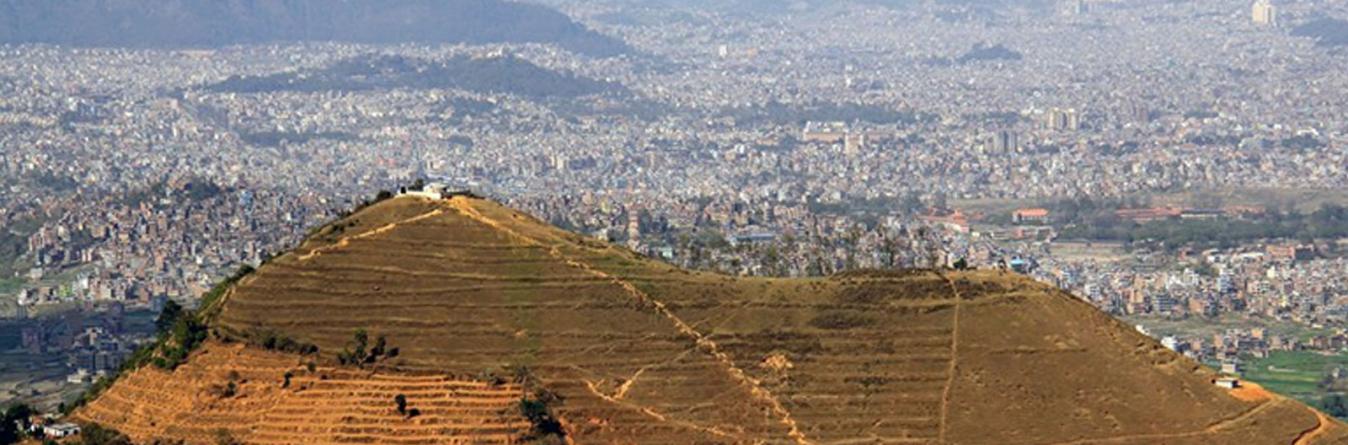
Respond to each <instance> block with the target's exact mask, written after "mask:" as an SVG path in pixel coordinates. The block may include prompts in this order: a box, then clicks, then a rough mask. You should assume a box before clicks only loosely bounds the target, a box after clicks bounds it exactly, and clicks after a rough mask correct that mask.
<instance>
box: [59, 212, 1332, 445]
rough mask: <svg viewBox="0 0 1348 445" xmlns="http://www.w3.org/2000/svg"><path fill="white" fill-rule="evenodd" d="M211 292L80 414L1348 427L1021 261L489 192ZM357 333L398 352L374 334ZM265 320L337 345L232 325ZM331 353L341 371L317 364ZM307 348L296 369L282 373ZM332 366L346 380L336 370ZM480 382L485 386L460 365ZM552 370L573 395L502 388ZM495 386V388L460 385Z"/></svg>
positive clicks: (589, 427)
mask: <svg viewBox="0 0 1348 445" xmlns="http://www.w3.org/2000/svg"><path fill="white" fill-rule="evenodd" d="M207 313H210V314H213V315H212V319H211V324H210V325H211V329H212V330H213V331H215V337H218V338H220V339H221V340H211V341H208V342H207V345H206V346H205V347H204V348H202V349H199V350H198V351H197V352H195V353H194V354H193V355H192V356H190V357H189V358H188V360H187V363H186V364H184V365H183V366H180V367H179V368H177V370H175V371H172V372H171V373H170V372H166V371H161V370H158V369H150V368H146V369H141V370H139V371H136V372H135V373H133V374H132V375H131V376H130V377H127V378H125V379H123V380H121V381H119V382H118V383H116V384H115V385H113V387H112V388H111V389H109V390H107V391H106V392H104V393H103V396H102V397H99V398H98V399H96V400H95V401H93V402H92V403H91V404H90V405H88V406H86V407H85V408H82V409H81V410H79V411H77V413H76V415H77V416H78V417H80V418H82V419H86V420H92V421H97V422H100V423H103V424H106V425H108V426H111V427H114V428H118V429H122V430H123V431H125V432H127V433H128V434H130V435H131V436H132V437H133V438H135V439H137V440H140V441H148V440H150V439H152V438H157V437H163V438H176V439H186V440H188V441H191V442H198V441H200V438H201V437H202V434H203V431H210V430H211V429H212V428H218V427H219V426H220V425H225V424H228V425H235V426H234V427H231V428H232V430H231V431H232V433H231V434H234V437H235V438H238V439H240V440H243V441H245V442H275V443H279V442H285V441H288V440H296V441H298V440H299V439H296V437H299V436H301V435H306V437H310V436H307V435H309V434H324V435H321V436H312V437H315V438H313V439H311V440H313V441H318V442H328V441H331V442H357V441H363V442H386V443H387V442H398V443H430V442H434V441H436V440H439V441H442V442H455V443H468V442H471V441H472V440H473V439H472V437H473V435H474V434H479V435H490V437H499V436H497V434H498V433H500V432H501V428H508V427H509V426H511V425H519V424H520V422H519V421H518V418H519V417H520V416H523V417H525V418H527V419H528V422H527V424H529V425H531V426H530V427H527V428H525V427H521V428H520V429H519V431H517V432H516V433H515V434H516V436H515V437H519V436H520V435H523V434H527V433H529V432H530V431H531V430H537V429H538V427H539V425H540V422H539V421H540V419H543V420H547V419H551V418H552V417H549V416H553V415H555V418H556V419H557V421H556V422H555V423H556V424H558V425H560V426H559V428H560V429H562V430H564V431H565V432H566V434H567V436H568V438H569V439H572V440H574V442H575V443H797V444H806V443H820V444H822V443H929V444H938V443H949V444H1003V443H1036V444H1086V443H1116V444H1152V443H1167V444H1210V443H1259V444H1263V443H1269V444H1274V443H1283V444H1288V443H1348V442H1346V438H1348V430H1345V428H1343V426H1342V425H1341V424H1339V423H1337V422H1335V421H1333V420H1330V419H1328V418H1325V417H1324V416H1322V415H1319V414H1318V412H1316V411H1314V410H1312V409H1310V408H1308V407H1306V406H1304V405H1301V404H1299V403H1297V402H1294V401H1290V400H1288V399H1284V398H1281V397H1277V396H1273V395H1270V394H1267V393H1264V392H1262V391H1260V390H1258V389H1257V388H1253V387H1252V388H1246V389H1242V390H1239V391H1235V392H1231V391H1228V390H1225V389H1222V388H1218V387H1216V386H1215V385H1213V384H1212V381H1213V379H1215V377H1216V376H1215V375H1214V374H1213V373H1212V371H1210V370H1208V369H1207V368H1204V367H1201V366H1199V365H1197V364H1196V363H1194V362H1192V361H1190V360H1188V359H1186V358H1184V357H1182V356H1179V355H1177V354H1175V353H1173V352H1171V351H1170V350H1168V349H1165V348H1164V347H1162V346H1160V345H1159V344H1158V343H1156V342H1155V341H1153V340H1151V339H1150V338H1148V337H1145V336H1143V335H1141V334H1139V333H1137V332H1136V331H1135V330H1133V329H1131V328H1129V327H1128V326H1125V325H1123V324H1121V323H1119V322H1117V321H1115V320H1114V319H1112V318H1110V317H1109V316H1107V315H1105V314H1103V313H1101V312H1099V311H1097V310H1095V309H1094V308H1092V307H1091V306H1089V305H1088V304H1086V303H1083V302H1081V301H1080V300H1078V299H1076V298H1074V297H1072V296H1071V295H1067V294H1065V293H1063V292H1060V291H1058V290H1056V289H1054V288H1050V287H1047V286H1045V285H1042V284H1038V283H1036V282H1033V281H1030V280H1028V279H1026V278H1022V277H1019V276H1016V275H1012V274H1008V273H1005V272H999V271H970V272H953V271H903V272H878V271H875V272H870V271H858V272H852V273H846V274H841V275H837V276H833V277H828V278H816V279H756V278H754V279H750V278H734V277H728V276H722V275H716V274H708V273H698V272H690V271H686V270H681V269H678V268H675V267H672V266H669V265H666V264H663V263H657V262H654V261H650V260H647V259H645V258H643V257H640V256H638V255H636V254H634V253H632V252H630V251H627V250H624V249H621V248H617V247H614V246H611V245H609V244H607V243H602V242H597V241H593V240H590V239H587V238H584V237H581V236H579V235H576V234H572V233H568V232H564V231H561V230H559V229H556V228H553V227H551V226H548V225H546V224H544V223H541V222H539V221H537V220H535V219H533V218H531V217H529V216H527V215H523V214H520V213H518V212H516V211H513V210H511V209H509V208H506V207H502V206H500V205H497V204H495V203H492V202H490V201H486V200H481V199H476V198H470V197H456V198H453V199H450V200H443V201H432V200H426V199H420V198H394V199H389V200H386V201H383V202H380V203H377V204H374V205H372V206H370V207H368V208H366V209H364V210H361V211H359V212H356V213H355V214H353V215H351V216H349V217H347V218H344V219H342V220H340V221H336V222H334V223H332V224H330V225H328V226H325V227H323V228H322V229H320V230H318V231H317V232H316V233H315V234H314V235H313V236H311V237H310V238H309V239H308V240H306V241H305V242H304V243H303V244H302V245H301V246H299V247H298V248H296V249H295V250H293V251H292V252H290V253H287V254H285V255H283V256H281V257H278V258H276V259H274V260H273V261H271V262H269V263H268V264H266V265H264V266H262V267H261V268H259V269H258V270H257V271H256V272H254V273H252V274H250V275H248V276H246V277H244V278H242V279H241V280H239V281H238V282H237V283H236V284H234V286H233V287H232V289H231V290H230V291H228V292H226V293H225V294H224V296H223V298H221V299H219V300H216V302H215V303H213V304H210V305H208V306H207ZM357 332H368V334H369V335H377V336H382V337H384V338H386V339H387V344H386V345H380V348H379V349H380V350H381V351H385V350H386V349H385V347H388V348H397V349H398V352H397V353H396V354H391V355H392V357H390V354H389V353H387V352H384V353H382V354H375V353H373V352H366V351H367V349H366V348H365V343H364V342H355V343H353V333H357ZM259 338H267V339H269V340H266V341H263V342H262V344H268V345H275V344H277V343H278V340H275V339H276V338H284V339H285V340H284V341H283V343H294V344H301V345H308V344H312V345H314V346H316V347H317V348H318V351H319V352H318V353H317V355H316V356H314V355H311V356H299V355H294V354H292V355H282V354H279V353H272V352H267V353H263V352H257V351H255V349H256V347H254V346H246V347H245V346H237V345H226V344H224V343H221V342H222V341H237V340H244V339H252V341H253V342H254V343H257V342H256V339H259ZM282 349H284V348H282ZM301 349H305V348H301ZM357 351H359V353H357ZM377 355H382V356H383V357H384V358H382V359H378V360H368V359H367V360H362V359H360V358H359V357H363V356H377ZM306 360H316V361H318V362H320V364H321V365H322V366H320V367H318V369H320V371H319V377H317V378H315V377H313V376H312V375H311V374H306V373H304V372H300V371H299V370H298V369H297V368H296V367H298V366H299V364H300V363H302V362H304V361H306ZM338 363H348V364H347V365H339V364H338ZM352 363H363V364H362V365H355V364H352ZM286 369H296V370H295V371H292V372H294V373H295V374H294V376H295V379H296V380H295V381H293V382H291V384H290V385H289V386H288V387H286V388H282V385H283V380H282V379H283V372H284V370H286ZM228 370H241V371H239V374H238V375H237V376H233V377H220V376H221V375H222V374H221V373H222V372H223V373H224V375H226V376H228V375H229V371H228ZM502 370H514V371H502ZM245 371H246V372H245ZM305 372H308V371H307V370H306V371H305ZM498 372H501V373H502V374H501V375H504V374H513V375H515V376H520V375H525V376H528V377H527V378H522V379H521V378H513V379H506V378H501V377H497V376H496V375H497V374H496V373H498ZM323 373H329V374H331V375H340V376H341V377H339V378H334V377H329V380H327V381H332V380H333V379H336V380H337V381H339V382H341V385H339V386H338V387H340V388H343V389H341V390H337V389H336V388H333V387H320V386H319V385H322V384H323V382H324V381H325V380H324V379H323V377H322V374H323ZM412 376H419V377H416V378H419V379H426V378H428V377H427V376H440V377H439V379H438V380H434V383H433V384H434V385H442V386H443V387H437V388H434V389H432V388H429V387H426V388H424V389H419V388H422V387H420V386H418V387H396V389H393V388H394V387H391V386H390V385H388V384H385V383H381V382H384V381H387V380H394V381H397V382H409V381H410V382H423V381H422V380H416V379H414V378H413V377H412ZM474 376H476V377H474ZM226 380H228V381H241V380H247V381H248V383H241V384H240V385H239V390H238V391H237V393H236V394H231V395H230V396H229V397H222V396H220V395H216V394H214V393H213V392H212V391H211V390H209V388H207V389H203V387H204V385H216V386H215V387H217V388H218V387H219V385H222V384H225V383H223V382H225V381H226ZM510 381H527V382H532V383H530V384H529V386H530V387H531V388H533V389H529V390H520V389H516V388H514V387H510V386H506V385H509V383H507V382H510ZM473 382H493V383H490V384H488V385H487V386H472V385H473ZM297 383H298V385H297ZM399 384H400V385H401V384H402V383H399ZM417 384H419V385H420V384H425V385H431V384H432V383H417ZM479 384H480V383H479ZM305 385H311V386H305ZM465 385H467V386H471V387H472V388H475V389H474V391H476V392H455V390H454V389H453V388H457V387H461V386H465ZM537 388H545V389H546V391H544V392H543V393H546V394H551V395H552V396H550V397H548V398H547V400H548V401H549V403H548V404H547V406H546V408H547V411H548V413H549V416H536V415H531V413H532V414H537V411H531V410H530V409H515V408H512V407H510V406H502V405H503V402H501V401H502V400H504V399H506V398H508V397H510V396H509V395H510V394H518V393H521V392H522V393H525V394H526V396H527V394H532V393H534V392H533V391H537ZM414 390H420V391H422V392H418V393H417V394H418V396H417V397H412V396H410V395H409V398H410V399H414V400H423V397H429V400H435V402H434V404H435V406H444V407H445V410H442V411H436V412H433V413H426V414H423V415H421V416H419V417H414V418H411V419H405V418H403V417H399V416H397V415H393V414H391V413H393V412H395V411H394V409H395V407H394V404H393V402H392V401H391V400H392V399H391V398H390V396H389V395H390V394H392V393H394V392H398V391H404V392H411V391H414ZM217 392H218V391H217ZM315 393H316V394H315ZM482 397H486V398H487V399H488V400H481V398H482ZM543 399H544V398H543V397H538V398H537V400H543ZM380 400H383V401H384V402H383V405H382V406H380ZM348 405H349V407H346V408H343V407H344V406H348ZM469 406H480V407H481V408H480V409H479V408H473V409H471V410H468V411H467V412H463V411H462V409H460V408H455V407H469ZM519 406H520V407H521V408H528V407H530V406H536V405H529V404H520V405H519ZM301 407H302V408H301ZM465 409H466V408H465ZM493 412H494V413H496V415H495V416H492V415H489V414H490V413H493ZM545 423H546V422H545ZM465 424H472V425H486V426H483V427H480V428H479V427H467V426H462V425H465ZM351 425H358V426H359V428H358V429H357V430H355V431H353V430H351V428H353V427H352V426H351Z"/></svg>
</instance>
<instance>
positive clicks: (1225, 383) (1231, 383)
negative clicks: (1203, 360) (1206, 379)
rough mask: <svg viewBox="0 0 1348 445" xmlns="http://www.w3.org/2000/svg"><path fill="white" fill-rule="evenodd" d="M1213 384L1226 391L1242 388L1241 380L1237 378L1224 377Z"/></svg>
mask: <svg viewBox="0 0 1348 445" xmlns="http://www.w3.org/2000/svg"><path fill="white" fill-rule="evenodd" d="M1212 383H1213V384H1214V385H1217V386H1219V387H1222V388H1226V389H1236V388H1239V387H1240V379H1237V378H1235V377H1222V378H1219V379H1217V380H1215V381H1213V382H1212Z"/></svg>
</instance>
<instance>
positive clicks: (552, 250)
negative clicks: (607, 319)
mask: <svg viewBox="0 0 1348 445" xmlns="http://www.w3.org/2000/svg"><path fill="white" fill-rule="evenodd" d="M449 205H450V206H451V207H453V208H454V209H455V210H458V211H459V212H460V213H462V214H463V215H464V216H467V217H469V218H471V219H473V220H475V221H478V222H480V223H482V224H486V225H488V226H490V227H492V228H495V229H497V230H499V231H501V232H502V233H505V234H507V235H510V236H512V237H516V238H519V239H521V240H523V241H524V242H526V243H528V244H533V245H536V246H540V247H547V248H548V254H549V255H551V256H553V257H554V258H556V259H559V260H562V261H563V262H564V263H566V264H567V265H569V266H572V267H575V268H577V269H580V270H582V271H584V272H586V273H589V274H591V275H594V276H597V277H600V278H605V279H608V280H610V281H612V282H613V283H614V284H617V285H618V286H620V287H622V288H623V290H625V291H627V293H628V294H629V295H631V296H633V297H635V298H636V299H637V300H638V301H640V302H642V303H645V304H647V305H650V306H652V307H654V308H655V310H656V312H657V313H659V314H660V315H662V316H664V317H665V318H667V319H669V320H670V321H671V322H673V323H674V327H675V329H676V330H678V331H679V332H680V333H683V334H684V335H687V336H690V337H693V339H694V341H695V343H696V344H697V345H698V346H699V347H701V348H702V349H704V350H706V351H707V353H709V354H711V355H712V357H714V358H716V360H717V361H720V362H721V363H722V364H723V365H725V367H726V370H727V372H728V373H730V376H731V377H732V378H734V379H736V380H739V381H740V383H742V384H747V385H748V386H749V393H750V394H751V395H752V396H754V397H755V398H757V399H759V400H760V401H763V402H765V403H767V404H768V405H769V408H771V409H772V411H773V413H774V414H777V415H778V416H779V417H780V418H781V419H780V422H781V423H782V424H783V425H786V426H787V427H788V428H789V432H788V435H789V436H790V437H791V439H793V440H794V441H795V442H796V443H797V444H799V445H808V444H811V443H812V442H810V440H809V439H808V438H807V437H806V436H805V433H803V432H801V431H800V427H799V425H798V424H797V423H796V421H795V420H794V419H792V418H791V412H790V411H787V409H786V408H785V407H784V406H782V403H781V402H780V401H778V400H777V398H776V397H775V396H773V394H772V393H771V392H769V391H768V390H766V389H763V387H762V386H761V384H760V382H759V381H758V380H756V379H754V378H753V377H749V375H748V374H747V373H745V372H744V370H742V369H740V368H739V367H738V366H735V362H734V360H732V359H731V358H730V355H729V354H726V353H725V352H721V350H720V346H719V345H717V344H716V342H714V341H712V340H711V339H708V338H707V336H706V335H704V334H702V333H701V332H698V331H697V330H696V329H693V327H692V326H690V325H688V323H687V322H685V321H683V319H681V318H679V316H678V315H675V314H674V312H673V311H671V310H669V308H668V307H666V306H665V304H664V303H662V302H660V301H659V300H656V299H654V298H651V297H650V295H648V294H646V293H645V292H642V291H641V290H640V289H637V287H636V286H635V285H633V284H632V283H630V282H628V281H626V280H623V279H622V278H621V277H618V276H615V275H613V274H610V273H608V272H604V271H602V270H599V269H597V268H595V267H594V266H591V265H590V264H588V263H585V262H582V261H579V260H575V259H573V258H570V257H568V256H567V255H566V254H564V253H562V251H561V250H560V249H558V248H557V246H549V245H545V244H544V243H543V242H542V241H539V240H537V239H534V238H531V237H528V236H525V235H523V234H521V233H519V232H517V231H515V230H514V229H511V228H509V227H505V226H504V225H502V224H501V223H500V222H498V221H496V220H493V219H491V218H488V217H487V216H486V215H483V214H482V213H481V212H478V211H477V209H475V208H473V207H472V206H471V205H469V204H467V203H466V202H465V201H463V200H462V199H460V198H452V199H450V200H449Z"/></svg>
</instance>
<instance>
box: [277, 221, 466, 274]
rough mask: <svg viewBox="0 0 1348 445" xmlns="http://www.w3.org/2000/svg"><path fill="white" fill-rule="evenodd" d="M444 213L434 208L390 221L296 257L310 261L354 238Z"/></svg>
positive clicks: (303, 260)
mask: <svg viewBox="0 0 1348 445" xmlns="http://www.w3.org/2000/svg"><path fill="white" fill-rule="evenodd" d="M443 213H444V210H441V209H435V210H432V211H430V212H426V213H423V214H420V215H417V216H413V217H411V218H407V219H404V220H402V221H397V222H392V223H388V224H385V225H383V226H380V227H377V228H374V229H370V230H368V231H365V232H361V233H359V234H356V235H351V236H344V237H341V238H340V239H338V240H337V242H336V243H333V244H329V245H326V246H320V247H315V248H313V249H311V250H309V252H308V253H305V254H303V255H300V256H297V257H296V258H295V259H296V260H298V261H299V262H301V263H302V262H305V261H309V260H312V259H314V258H317V257H319V256H322V255H323V253H324V252H329V251H333V250H338V249H342V248H345V247H346V246H349V245H351V241H352V240H358V239H363V238H369V237H372V236H375V235H378V234H381V233H387V232H389V231H391V230H393V229H396V228H398V226H401V225H403V224H409V223H414V222H417V221H421V220H423V219H428V218H434V217H435V216H437V215H440V214H443Z"/></svg>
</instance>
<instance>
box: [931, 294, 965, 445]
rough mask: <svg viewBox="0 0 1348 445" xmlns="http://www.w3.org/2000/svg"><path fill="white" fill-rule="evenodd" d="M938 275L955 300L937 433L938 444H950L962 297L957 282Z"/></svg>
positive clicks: (957, 367) (957, 366) (957, 365)
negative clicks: (951, 399)
mask: <svg viewBox="0 0 1348 445" xmlns="http://www.w3.org/2000/svg"><path fill="white" fill-rule="evenodd" d="M936 275H937V276H939V277H941V278H942V279H944V280H945V282H946V283H948V284H950V293H951V294H952V295H953V296H954V298H955V303H954V307H955V314H954V315H953V316H952V317H951V319H952V320H951V322H950V323H951V327H950V368H949V369H947V370H946V380H945V388H944V389H942V390H941V418H940V424H939V425H940V426H939V429H938V430H937V433H936V441H937V442H938V443H949V442H947V441H946V437H945V434H946V433H945V432H946V429H947V428H948V425H949V419H948V418H949V417H950V390H951V388H952V387H954V386H955V376H956V374H957V372H958V369H959V341H960V335H959V334H960V306H961V304H960V301H961V300H963V298H961V297H960V289H959V286H957V285H955V280H952V279H950V277H948V276H946V274H943V273H941V272H940V271H939V270H938V271H936Z"/></svg>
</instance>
